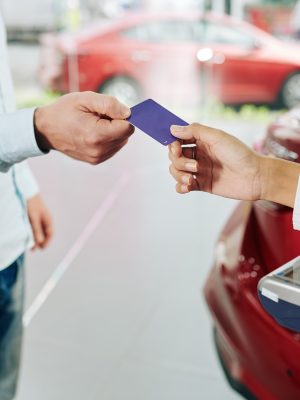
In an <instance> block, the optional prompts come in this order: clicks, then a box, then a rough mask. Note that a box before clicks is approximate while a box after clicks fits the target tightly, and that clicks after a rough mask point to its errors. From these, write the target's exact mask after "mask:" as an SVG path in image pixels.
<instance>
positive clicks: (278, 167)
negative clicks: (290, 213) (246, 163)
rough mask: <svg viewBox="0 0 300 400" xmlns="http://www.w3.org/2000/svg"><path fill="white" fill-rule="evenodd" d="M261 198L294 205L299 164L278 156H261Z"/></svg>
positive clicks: (299, 172) (289, 205)
mask: <svg viewBox="0 0 300 400" xmlns="http://www.w3.org/2000/svg"><path fill="white" fill-rule="evenodd" d="M261 171H262V185H261V187H262V195H261V199H263V200H270V201H274V202H275V203H279V204H283V205H285V206H288V207H292V208H293V207H294V202H295V196H296V191H297V186H298V179H299V175H300V164H298V163H295V162H290V161H286V160H281V159H278V158H271V157H263V158H262V168H261Z"/></svg>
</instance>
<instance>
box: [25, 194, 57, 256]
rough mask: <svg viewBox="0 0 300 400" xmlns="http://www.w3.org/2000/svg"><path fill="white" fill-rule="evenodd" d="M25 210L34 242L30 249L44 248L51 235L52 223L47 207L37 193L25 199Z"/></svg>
mask: <svg viewBox="0 0 300 400" xmlns="http://www.w3.org/2000/svg"><path fill="white" fill-rule="evenodd" d="M27 212H28V217H29V221H30V224H31V227H32V232H33V237H34V242H35V244H34V247H33V249H32V250H36V249H45V248H46V247H47V246H48V243H49V241H50V239H51V238H52V236H53V223H52V217H51V215H50V213H49V211H48V208H47V207H46V205H45V203H44V201H43V199H42V197H41V196H40V195H39V194H37V195H36V196H34V197H31V198H30V199H28V200H27Z"/></svg>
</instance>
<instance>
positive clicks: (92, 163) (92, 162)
mask: <svg viewBox="0 0 300 400" xmlns="http://www.w3.org/2000/svg"><path fill="white" fill-rule="evenodd" d="M88 163H89V164H91V165H98V164H100V160H99V159H98V158H94V157H91V158H89V160H88Z"/></svg>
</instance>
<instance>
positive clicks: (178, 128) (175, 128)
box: [171, 125, 185, 133]
mask: <svg viewBox="0 0 300 400" xmlns="http://www.w3.org/2000/svg"><path fill="white" fill-rule="evenodd" d="M184 129H185V127H184V126H179V125H171V132H172V133H180V132H183V131H184Z"/></svg>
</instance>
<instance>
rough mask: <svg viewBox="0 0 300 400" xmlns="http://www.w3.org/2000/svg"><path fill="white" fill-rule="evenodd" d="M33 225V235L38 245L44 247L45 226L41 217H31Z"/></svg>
mask: <svg viewBox="0 0 300 400" xmlns="http://www.w3.org/2000/svg"><path fill="white" fill-rule="evenodd" d="M31 227H32V232H33V237H34V241H35V244H36V246H38V247H42V246H43V243H44V241H45V234H44V231H43V226H42V223H41V221H40V219H39V218H32V219H31Z"/></svg>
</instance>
